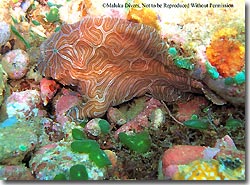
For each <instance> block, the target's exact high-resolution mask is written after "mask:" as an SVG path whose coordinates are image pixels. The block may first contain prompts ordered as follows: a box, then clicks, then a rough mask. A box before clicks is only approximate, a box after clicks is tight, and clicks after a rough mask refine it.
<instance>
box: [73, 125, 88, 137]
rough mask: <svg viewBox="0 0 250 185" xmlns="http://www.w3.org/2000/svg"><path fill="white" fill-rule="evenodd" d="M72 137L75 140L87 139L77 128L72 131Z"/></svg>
mask: <svg viewBox="0 0 250 185" xmlns="http://www.w3.org/2000/svg"><path fill="white" fill-rule="evenodd" d="M72 137H73V138H74V139H75V140H82V139H86V138H87V137H86V135H85V134H84V133H83V131H81V130H80V129H77V128H74V129H72Z"/></svg>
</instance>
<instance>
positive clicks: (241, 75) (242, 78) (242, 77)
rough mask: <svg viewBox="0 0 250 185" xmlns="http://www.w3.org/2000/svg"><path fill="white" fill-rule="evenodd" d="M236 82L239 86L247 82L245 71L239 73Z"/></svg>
mask: <svg viewBox="0 0 250 185" xmlns="http://www.w3.org/2000/svg"><path fill="white" fill-rule="evenodd" d="M234 81H235V83H236V84H239V85H240V84H242V83H244V82H245V81H246V75H245V71H241V72H238V73H237V74H236V75H235V77H234Z"/></svg>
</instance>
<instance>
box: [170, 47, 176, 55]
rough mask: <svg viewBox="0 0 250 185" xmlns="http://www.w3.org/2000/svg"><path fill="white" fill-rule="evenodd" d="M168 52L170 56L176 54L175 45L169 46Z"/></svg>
mask: <svg viewBox="0 0 250 185" xmlns="http://www.w3.org/2000/svg"><path fill="white" fill-rule="evenodd" d="M168 54H169V55H171V56H172V57H174V56H176V55H177V50H176V48H175V47H170V48H169V49H168Z"/></svg>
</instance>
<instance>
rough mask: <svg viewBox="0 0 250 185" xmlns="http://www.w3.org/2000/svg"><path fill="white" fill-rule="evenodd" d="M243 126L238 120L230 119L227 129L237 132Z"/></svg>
mask: <svg viewBox="0 0 250 185" xmlns="http://www.w3.org/2000/svg"><path fill="white" fill-rule="evenodd" d="M241 126H242V122H241V121H240V120H238V119H234V118H232V117H230V118H228V119H227V121H226V128H227V129H230V130H235V129H237V128H239V127H241Z"/></svg>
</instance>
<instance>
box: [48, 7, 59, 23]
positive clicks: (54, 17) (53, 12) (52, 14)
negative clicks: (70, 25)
mask: <svg viewBox="0 0 250 185" xmlns="http://www.w3.org/2000/svg"><path fill="white" fill-rule="evenodd" d="M46 19H47V21H48V22H51V23H53V22H56V21H59V20H60V18H59V10H58V8H57V7H56V6H52V7H50V11H49V13H46Z"/></svg>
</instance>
